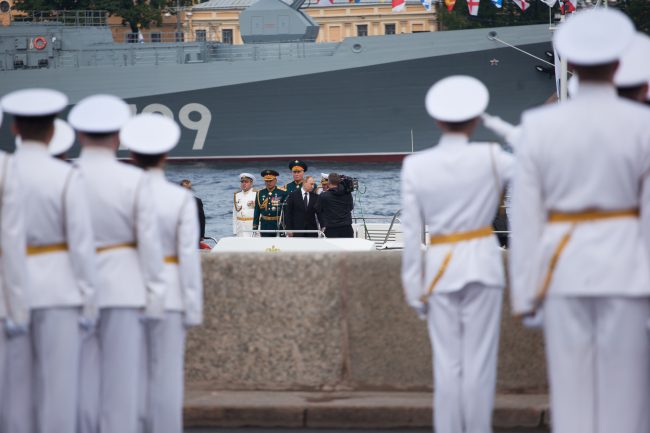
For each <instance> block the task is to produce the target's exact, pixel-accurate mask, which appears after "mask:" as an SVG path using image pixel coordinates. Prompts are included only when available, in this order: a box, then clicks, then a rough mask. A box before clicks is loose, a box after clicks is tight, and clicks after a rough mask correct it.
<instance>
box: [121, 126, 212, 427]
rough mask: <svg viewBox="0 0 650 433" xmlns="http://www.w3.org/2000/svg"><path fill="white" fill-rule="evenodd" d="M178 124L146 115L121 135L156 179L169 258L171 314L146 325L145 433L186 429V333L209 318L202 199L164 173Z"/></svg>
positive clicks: (158, 213)
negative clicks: (201, 247) (199, 241)
mask: <svg viewBox="0 0 650 433" xmlns="http://www.w3.org/2000/svg"><path fill="white" fill-rule="evenodd" d="M180 135H181V131H180V128H179V127H178V125H177V124H176V123H175V122H174V121H173V120H170V119H168V118H166V117H163V116H161V115H159V114H150V113H147V114H141V115H139V116H136V117H134V118H133V119H131V120H130V121H129V122H128V123H127V124H126V125H124V127H123V128H122V131H121V132H120V140H121V142H122V143H123V144H124V145H125V146H126V147H127V148H128V149H129V150H131V153H132V156H133V158H134V160H135V162H136V164H137V165H138V166H139V167H141V168H144V169H146V170H147V172H148V173H149V174H150V176H151V193H152V196H153V199H154V202H155V203H157V207H156V210H155V212H154V214H155V216H156V218H157V220H158V229H159V230H160V233H159V238H160V239H161V240H162V251H163V254H164V256H165V259H164V260H165V267H164V269H163V271H162V277H163V280H164V283H165V315H164V317H163V319H162V320H156V321H151V322H149V323H148V324H147V327H146V337H147V338H146V339H147V344H146V347H147V351H146V371H145V372H142V373H141V375H142V377H146V378H148V381H147V382H148V383H147V392H146V393H145V394H144V395H145V396H146V399H147V404H146V405H145V407H146V408H147V410H146V414H145V423H144V425H145V429H144V431H145V433H180V432H182V431H183V416H182V415H183V413H182V409H183V357H184V355H185V330H186V329H187V328H189V327H192V326H196V325H199V324H200V323H201V321H202V315H203V283H202V279H201V262H200V257H199V251H198V249H197V248H196V237H197V236H198V234H199V225H198V223H197V220H196V212H197V211H196V201H195V200H194V197H193V195H192V194H191V193H190V192H189V191H187V190H186V189H184V188H182V187H180V186H178V185H176V184H174V183H171V182H169V181H168V180H167V179H166V178H165V173H164V171H163V166H164V162H165V159H166V155H167V153H168V152H169V151H170V150H171V149H173V148H174V147H175V146H176V144H177V143H178V139H179V138H180Z"/></svg>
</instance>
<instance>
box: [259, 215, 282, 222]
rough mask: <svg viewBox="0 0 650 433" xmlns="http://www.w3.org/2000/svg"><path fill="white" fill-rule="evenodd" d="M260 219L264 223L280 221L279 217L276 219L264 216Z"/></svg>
mask: <svg viewBox="0 0 650 433" xmlns="http://www.w3.org/2000/svg"><path fill="white" fill-rule="evenodd" d="M261 218H262V219H263V220H264V221H277V220H279V219H280V217H277V216H274V217H270V216H264V215H262V216H261Z"/></svg>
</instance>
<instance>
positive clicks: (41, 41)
mask: <svg viewBox="0 0 650 433" xmlns="http://www.w3.org/2000/svg"><path fill="white" fill-rule="evenodd" d="M46 46H47V39H45V38H44V37H43V36H37V37H35V38H34V48H36V49H37V50H42V49H43V48H45V47H46Z"/></svg>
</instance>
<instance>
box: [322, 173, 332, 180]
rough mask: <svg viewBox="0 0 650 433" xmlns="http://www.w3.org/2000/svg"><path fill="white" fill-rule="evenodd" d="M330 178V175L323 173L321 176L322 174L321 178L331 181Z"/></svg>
mask: <svg viewBox="0 0 650 433" xmlns="http://www.w3.org/2000/svg"><path fill="white" fill-rule="evenodd" d="M329 177H330V175H329V174H327V173H321V174H320V178H321V179H329Z"/></svg>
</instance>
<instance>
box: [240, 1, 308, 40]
mask: <svg viewBox="0 0 650 433" xmlns="http://www.w3.org/2000/svg"><path fill="white" fill-rule="evenodd" d="M304 2H305V0H293V3H291V5H289V4H287V3H285V2H284V1H282V0H258V1H257V2H255V3H253V4H252V5H250V6H249V7H248V8H247V9H246V10H244V11H242V13H241V14H240V15H239V28H240V30H241V37H242V39H243V40H244V43H277V42H314V41H316V37H318V24H316V22H315V21H314V20H312V19H311V17H310V16H309V15H307V14H306V13H304V12H303V11H301V10H300V6H302V4H303V3H304Z"/></svg>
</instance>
